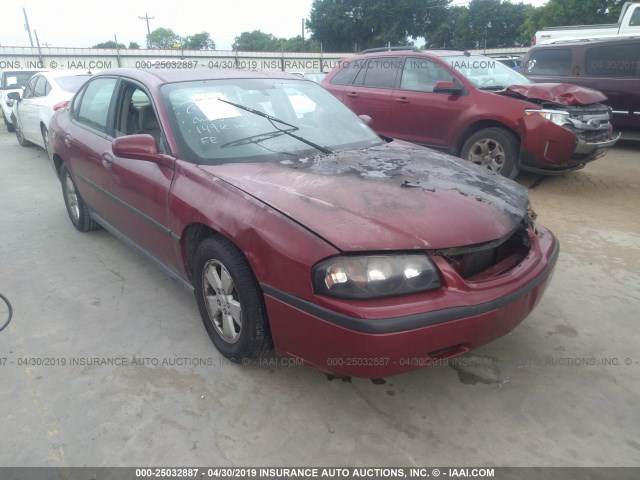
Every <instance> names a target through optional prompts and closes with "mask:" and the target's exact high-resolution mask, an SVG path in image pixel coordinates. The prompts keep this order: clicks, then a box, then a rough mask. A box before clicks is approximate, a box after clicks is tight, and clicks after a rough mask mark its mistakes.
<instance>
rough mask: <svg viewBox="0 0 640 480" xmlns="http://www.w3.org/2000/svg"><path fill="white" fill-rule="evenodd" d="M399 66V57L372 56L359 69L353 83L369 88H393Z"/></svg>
mask: <svg viewBox="0 0 640 480" xmlns="http://www.w3.org/2000/svg"><path fill="white" fill-rule="evenodd" d="M401 67H402V59H401V58H400V57H380V58H372V59H370V60H369V61H368V62H367V65H366V67H365V68H363V69H362V70H360V73H359V74H358V76H357V78H356V80H355V82H354V83H355V84H356V85H362V86H364V87H370V88H389V89H393V88H395V86H396V78H397V77H398V71H399V70H400V68H401Z"/></svg>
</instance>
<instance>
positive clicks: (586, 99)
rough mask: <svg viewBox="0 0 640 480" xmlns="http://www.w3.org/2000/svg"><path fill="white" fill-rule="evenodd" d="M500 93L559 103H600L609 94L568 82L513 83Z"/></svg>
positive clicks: (568, 104) (570, 104) (525, 98)
mask: <svg viewBox="0 0 640 480" xmlns="http://www.w3.org/2000/svg"><path fill="white" fill-rule="evenodd" d="M496 93H498V94H500V95H506V96H511V97H516V98H520V99H522V100H531V101H535V100H538V101H543V102H553V103H557V104H558V105H566V106H574V105H590V104H592V103H600V102H603V101H605V100H606V99H607V96H606V95H605V94H604V93H602V92H599V91H598V90H593V89H591V88H586V87H579V86H578V85H570V84H568V83H533V84H531V85H511V86H509V87H507V88H505V89H504V90H502V91H500V92H496Z"/></svg>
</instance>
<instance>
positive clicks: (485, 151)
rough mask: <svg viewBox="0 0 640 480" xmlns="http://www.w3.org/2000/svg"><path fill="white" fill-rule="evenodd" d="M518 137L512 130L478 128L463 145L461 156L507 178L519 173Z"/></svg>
mask: <svg viewBox="0 0 640 480" xmlns="http://www.w3.org/2000/svg"><path fill="white" fill-rule="evenodd" d="M518 149H519V148H518V139H517V137H516V136H515V135H514V134H512V133H511V132H509V131H507V130H504V129H502V128H497V127H492V128H485V129H483V130H478V131H477V132H476V133H474V134H473V135H471V136H470V137H469V138H467V140H466V141H465V142H464V144H463V145H462V149H461V151H460V157H461V158H464V159H465V160H469V161H470V162H473V163H475V164H476V165H479V166H481V167H484V168H487V169H489V170H492V171H494V172H496V173H499V174H500V175H502V176H504V177H507V178H515V177H516V175H518V165H517V164H518Z"/></svg>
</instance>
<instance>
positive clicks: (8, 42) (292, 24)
mask: <svg viewBox="0 0 640 480" xmlns="http://www.w3.org/2000/svg"><path fill="white" fill-rule="evenodd" d="M425 1H427V2H428V1H429V0H425ZM311 3H312V0H270V1H269V0H197V1H189V0H173V1H165V2H159V1H157V0H156V1H146V0H106V1H103V2H96V3H93V2H90V1H87V0H56V1H51V0H22V1H6V2H3V7H2V24H1V25H0V44H1V45H2V46H29V45H30V43H29V35H28V34H27V32H26V30H25V29H24V16H23V13H22V8H23V7H24V8H25V9H26V11H27V15H28V17H29V25H30V26H31V31H32V32H33V31H34V30H35V31H37V33H38V38H39V40H40V45H41V46H45V45H46V44H49V45H50V46H54V47H91V46H92V45H95V44H97V43H100V42H105V41H108V40H113V36H114V34H115V35H117V36H118V42H120V43H124V44H126V45H128V44H129V42H138V44H139V45H140V46H141V47H144V46H145V36H146V34H147V25H146V22H145V21H144V20H140V19H138V17H139V16H145V14H148V15H149V16H150V17H155V18H154V19H153V20H150V21H149V22H150V27H151V30H153V29H155V28H159V27H164V28H171V29H172V30H173V31H174V32H176V33H177V34H178V35H181V36H187V35H192V34H194V33H199V32H202V31H205V32H209V33H210V34H211V37H212V38H213V40H214V41H215V42H216V47H217V48H218V49H231V44H232V43H233V41H234V38H235V37H236V36H237V35H239V34H240V33H241V32H244V31H251V30H262V31H263V32H266V33H272V34H274V35H275V36H277V37H293V36H296V35H299V34H300V33H301V30H302V25H301V21H302V19H303V18H306V17H307V16H308V15H309V10H310V8H311ZM453 3H454V4H463V5H464V4H468V3H469V1H468V0H455V1H454V2H453ZM525 3H531V4H534V5H542V4H544V3H546V0H529V1H525ZM307 35H308V33H307ZM33 41H34V44H35V41H36V40H35V37H34V39H33Z"/></svg>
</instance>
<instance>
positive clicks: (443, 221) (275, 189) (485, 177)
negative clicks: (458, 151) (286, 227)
mask: <svg viewBox="0 0 640 480" xmlns="http://www.w3.org/2000/svg"><path fill="white" fill-rule="evenodd" d="M200 168H202V169H204V170H206V171H207V172H209V173H211V174H213V175H215V176H218V177H220V178H221V179H223V180H225V181H226V182H228V183H230V184H232V185H235V186H237V187H238V188H240V189H242V190H244V191H246V192H247V193H249V194H250V195H252V196H254V197H256V198H259V199H260V200H262V201H263V202H265V203H266V204H268V205H270V206H272V207H273V208H275V209H277V210H279V211H281V212H282V213H284V214H285V215H287V216H289V217H290V218H293V219H295V220H296V221H297V222H299V223H300V224H303V225H306V226H308V228H310V229H311V230H312V231H314V232H316V233H317V234H318V235H320V236H321V237H322V238H325V239H326V240H327V241H329V242H331V243H332V244H333V245H336V246H337V247H338V248H340V249H341V250H351V251H359V250H360V251H362V250H394V249H431V248H450V247H457V246H465V245H472V244H477V243H483V242H486V241H491V240H495V239H498V238H502V237H503V236H504V235H506V234H508V233H509V232H511V231H512V230H513V229H514V228H515V227H516V226H517V225H519V224H520V222H521V221H522V220H523V218H525V216H526V209H527V203H528V195H527V190H526V189H525V188H524V187H522V186H520V185H518V184H517V183H515V182H512V181H511V180H508V179H506V178H504V177H502V176H500V175H497V174H495V173H493V172H490V171H488V170H485V169H482V168H479V167H477V166H475V165H473V164H471V163H469V162H467V161H465V160H461V159H458V158H455V157H452V156H449V155H445V154H442V153H439V152H436V151H433V150H431V149H427V148H424V147H419V146H414V145H411V144H408V143H405V142H398V141H394V142H392V143H391V144H385V145H380V146H375V147H370V148H365V149H358V150H348V151H339V152H335V153H332V154H329V155H324V154H322V155H312V156H309V157H302V158H297V159H291V160H284V161H282V162H280V163H262V164H246V163H245V164H226V165H219V166H200Z"/></svg>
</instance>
